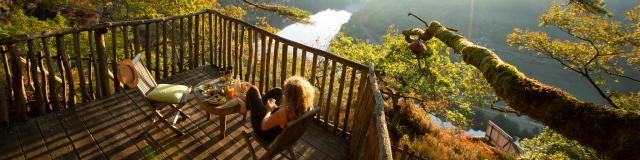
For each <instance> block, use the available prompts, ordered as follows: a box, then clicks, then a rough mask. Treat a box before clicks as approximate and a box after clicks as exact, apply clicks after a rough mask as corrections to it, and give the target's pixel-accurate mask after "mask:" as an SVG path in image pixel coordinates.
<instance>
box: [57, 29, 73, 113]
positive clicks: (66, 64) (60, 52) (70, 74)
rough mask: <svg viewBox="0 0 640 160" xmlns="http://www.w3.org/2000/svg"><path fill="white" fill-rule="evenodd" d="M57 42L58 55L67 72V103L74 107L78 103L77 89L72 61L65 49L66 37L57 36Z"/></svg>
mask: <svg viewBox="0 0 640 160" xmlns="http://www.w3.org/2000/svg"><path fill="white" fill-rule="evenodd" d="M56 43H57V44H58V56H60V59H62V65H63V66H64V73H65V74H66V79H67V86H68V87H69V94H68V95H67V96H68V97H67V98H68V99H69V100H68V101H67V105H68V106H69V107H73V106H74V105H75V103H76V96H75V94H76V89H75V83H74V82H73V70H72V69H71V63H69V55H67V54H66V53H65V49H64V46H65V45H64V37H63V36H57V37H56Z"/></svg>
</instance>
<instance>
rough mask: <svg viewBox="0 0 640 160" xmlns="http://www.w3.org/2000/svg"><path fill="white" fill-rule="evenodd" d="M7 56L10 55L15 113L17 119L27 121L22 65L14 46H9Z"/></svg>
mask: <svg viewBox="0 0 640 160" xmlns="http://www.w3.org/2000/svg"><path fill="white" fill-rule="evenodd" d="M8 46H9V54H11V66H13V67H12V68H11V69H13V70H12V72H13V77H12V81H13V94H14V95H13V96H14V98H15V104H16V111H17V114H18V118H19V119H23V120H26V119H27V104H26V97H27V94H26V92H25V90H24V82H23V81H22V63H20V54H19V53H18V49H17V48H16V46H15V44H9V45H8Z"/></svg>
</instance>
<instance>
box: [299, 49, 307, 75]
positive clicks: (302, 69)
mask: <svg viewBox="0 0 640 160" xmlns="http://www.w3.org/2000/svg"><path fill="white" fill-rule="evenodd" d="M300 58H301V60H300V63H301V64H300V76H302V77H305V73H306V72H307V71H306V70H305V68H306V67H307V66H306V65H307V50H304V49H303V50H302V56H300Z"/></svg>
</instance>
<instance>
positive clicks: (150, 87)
mask: <svg viewBox="0 0 640 160" xmlns="http://www.w3.org/2000/svg"><path fill="white" fill-rule="evenodd" d="M127 73H129V76H133V77H126V76H125V75H127ZM131 74H133V75H131ZM118 78H119V79H121V82H123V83H124V84H125V85H127V86H129V87H131V88H136V89H138V90H139V91H140V92H141V93H142V95H144V96H145V98H146V100H148V102H149V104H150V105H151V106H152V107H154V112H153V116H154V118H155V119H154V120H153V121H154V122H153V124H152V125H150V126H148V127H147V128H145V129H144V130H145V132H146V131H149V130H151V129H153V128H155V127H159V125H160V123H164V124H165V125H167V126H169V128H171V130H173V131H174V132H175V133H176V134H177V135H178V136H181V135H184V132H182V131H180V129H178V127H177V126H176V124H177V123H179V122H180V121H181V120H184V118H189V116H188V115H187V114H185V113H184V112H182V110H180V108H182V107H183V106H184V105H185V104H187V102H188V98H187V97H188V95H189V94H190V91H191V87H188V86H183V85H171V84H160V85H163V86H179V87H181V88H183V89H182V90H183V91H180V92H182V93H178V94H179V95H180V94H181V96H180V98H179V100H177V101H172V102H161V101H156V100H152V99H149V97H148V95H149V93H151V92H152V91H154V90H156V89H157V88H161V87H158V86H159V84H158V83H156V81H155V79H153V77H152V75H151V73H150V72H149V70H147V68H146V67H145V66H144V64H143V62H142V58H141V54H138V55H136V56H135V58H133V60H131V61H129V60H124V61H123V62H122V63H120V66H119V67H118ZM127 78H128V79H127ZM127 81H129V83H127ZM184 88H186V89H184ZM158 90H160V89H158ZM136 105H137V103H136ZM138 107H140V106H138ZM164 107H169V108H170V109H171V111H172V112H170V113H169V114H171V113H173V112H175V116H174V119H173V121H171V122H169V120H167V118H169V117H168V116H166V115H163V114H162V113H161V112H160V111H161V110H162V109H163V108H164ZM152 119H153V118H152Z"/></svg>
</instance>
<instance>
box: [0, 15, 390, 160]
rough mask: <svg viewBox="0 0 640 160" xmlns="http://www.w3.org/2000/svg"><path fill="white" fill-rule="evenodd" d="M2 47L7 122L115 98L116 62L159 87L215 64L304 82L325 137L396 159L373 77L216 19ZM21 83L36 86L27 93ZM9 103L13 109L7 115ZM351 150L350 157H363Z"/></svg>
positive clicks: (245, 76)
mask: <svg viewBox="0 0 640 160" xmlns="http://www.w3.org/2000/svg"><path fill="white" fill-rule="evenodd" d="M50 46H53V47H54V48H53V49H51V48H50ZM0 47H1V48H2V51H1V52H0V53H2V57H1V58H3V61H2V62H1V63H3V65H4V70H0V83H2V85H0V87H2V86H5V87H2V89H0V92H3V93H0V95H2V94H5V95H7V96H0V98H2V99H0V118H1V119H2V120H3V121H4V122H8V120H9V115H8V113H9V112H5V111H9V110H11V111H15V114H16V115H15V116H12V117H18V118H19V119H27V118H29V116H27V115H42V114H46V113H47V112H50V111H54V110H58V109H63V108H70V107H73V106H74V105H77V104H78V103H84V102H89V101H93V100H95V99H101V98H105V97H109V96H111V95H112V94H114V93H115V92H118V91H120V90H121V85H119V84H120V82H119V81H118V80H117V79H114V78H112V77H115V76H117V75H114V74H117V73H115V72H113V71H114V70H116V67H117V63H118V62H120V61H122V60H123V59H129V58H132V56H133V55H135V54H137V53H142V55H143V59H144V60H145V62H144V63H145V65H146V66H147V67H148V68H149V69H150V71H151V73H152V74H153V76H155V78H166V77H169V76H172V75H175V74H179V73H181V72H184V71H188V70H191V69H194V68H198V67H201V66H205V65H212V66H214V67H217V68H218V69H220V70H223V71H228V72H227V73H229V74H232V75H233V76H235V77H236V78H240V79H242V80H245V81H249V82H252V83H253V84H255V85H256V86H258V87H259V89H260V90H261V91H263V92H264V91H266V90H268V89H271V88H274V87H280V86H282V85H283V84H284V80H285V79H286V78H287V77H290V76H293V75H298V76H302V77H304V78H306V79H308V80H310V82H312V84H313V85H314V86H315V87H317V89H318V93H319V94H318V96H317V99H316V101H315V103H314V104H315V106H316V107H319V108H320V110H321V111H320V112H319V114H318V115H316V119H317V120H318V122H320V123H321V126H322V127H323V128H325V129H327V130H329V131H331V132H334V133H335V134H337V135H341V136H343V137H344V138H345V139H347V140H349V142H350V143H351V145H356V146H362V147H364V146H365V145H366V146H373V147H364V148H367V149H366V150H363V151H365V152H363V153H366V155H367V157H369V156H371V157H375V158H377V159H391V148H390V147H391V145H390V143H389V137H388V133H387V130H386V123H385V119H384V112H383V111H384V106H383V105H384V104H383V102H382V101H383V100H382V97H381V95H380V92H379V91H378V87H377V84H376V82H375V74H374V72H373V68H369V67H367V66H365V65H362V64H359V63H357V62H353V61H350V60H347V59H344V58H342V57H339V56H337V55H334V54H331V53H328V52H326V51H323V50H320V49H316V48H313V47H309V46H306V45H303V44H300V43H297V42H294V41H291V40H288V39H285V38H282V37H280V36H278V35H276V34H273V33H270V32H267V31H265V30H263V29H260V28H258V27H256V26H253V25H250V24H248V23H246V22H244V21H241V20H238V19H234V18H231V17H228V16H226V15H223V14H220V13H218V12H216V11H214V10H203V11H199V12H195V13H190V14H184V15H176V16H171V17H164V18H156V19H147V20H136V21H125V22H109V23H101V24H95V25H90V26H83V27H77V28H69V29H63V30H58V31H51V32H46V33H35V34H30V35H22V36H16V37H11V38H7V39H1V40H0ZM25 53H26V54H25ZM53 57H60V58H53ZM22 59H25V60H26V61H27V62H28V63H30V64H31V65H24V63H21V61H22ZM25 66H28V67H25ZM371 67H372V66H371ZM38 70H41V71H45V72H37V71H38ZM45 73H48V74H45ZM56 77H59V78H60V79H62V82H63V83H58V82H56ZM24 82H29V83H30V84H29V85H33V86H34V87H25V83H24ZM7 102H9V103H8V104H14V105H12V106H11V108H9V106H7V105H4V104H7ZM27 111H38V112H35V113H36V114H27ZM354 135H357V136H354ZM362 135H371V136H369V137H362ZM363 138H364V139H363ZM353 151H355V150H353V149H352V152H351V153H353V155H354V157H356V156H357V157H361V156H359V155H361V154H357V153H360V152H353ZM365 158H366V157H365Z"/></svg>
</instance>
